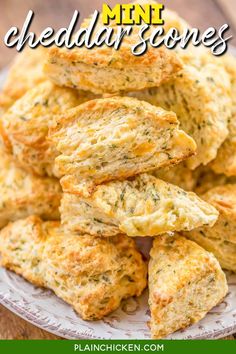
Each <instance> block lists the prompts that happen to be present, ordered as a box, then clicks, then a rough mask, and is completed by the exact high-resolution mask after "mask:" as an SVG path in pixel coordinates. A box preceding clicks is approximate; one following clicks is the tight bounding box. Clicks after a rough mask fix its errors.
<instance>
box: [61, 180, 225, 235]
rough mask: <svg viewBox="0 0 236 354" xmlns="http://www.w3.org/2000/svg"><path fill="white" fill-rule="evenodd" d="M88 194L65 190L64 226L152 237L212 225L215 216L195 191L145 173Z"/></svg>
mask: <svg viewBox="0 0 236 354" xmlns="http://www.w3.org/2000/svg"><path fill="white" fill-rule="evenodd" d="M88 194H89V192H88V191H84V194H83V193H81V194H80V196H77V195H73V194H70V193H64V195H63V198H62V203H61V208H60V211H61V218H62V223H63V224H64V225H65V226H66V228H67V229H69V230H73V231H78V232H81V233H89V234H92V235H102V236H113V235H116V234H118V233H120V232H123V233H126V234H127V235H128V236H155V235H160V234H163V233H165V232H170V231H181V230H192V229H193V228H196V227H198V226H202V225H208V226H212V225H213V224H214V223H215V221H216V219H217V217H218V212H217V211H216V209H215V208H214V207H213V206H211V205H210V204H208V203H206V202H205V201H203V200H201V199H200V198H199V197H198V196H197V195H196V194H194V193H192V192H185V191H184V190H182V189H180V188H179V187H177V186H174V185H171V184H169V183H166V182H164V181H162V180H160V179H157V178H155V177H154V176H151V175H148V174H141V175H139V176H136V177H135V178H132V179H129V180H125V181H114V182H109V183H105V184H101V185H98V186H96V187H95V188H94V189H93V191H92V192H90V195H88Z"/></svg>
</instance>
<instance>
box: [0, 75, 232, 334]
mask: <svg viewBox="0 0 236 354" xmlns="http://www.w3.org/2000/svg"><path fill="white" fill-rule="evenodd" d="M5 76H6V70H4V71H2V72H1V73H0V87H1V85H2V83H3V81H4V79H5ZM227 276H228V282H229V293H228V295H227V297H226V298H225V300H224V302H223V303H222V304H220V305H219V306H218V307H216V308H214V309H213V310H212V311H211V312H210V313H208V315H207V316H206V317H205V318H204V319H203V320H202V321H200V322H199V323H197V324H195V325H193V326H191V327H189V328H187V329H185V330H181V331H178V332H176V333H174V334H172V335H171V336H170V337H169V338H172V339H203V338H221V337H224V336H226V335H230V334H232V333H235V332H236V274H235V275H233V274H230V273H228V274H227ZM147 297H148V294H147V292H146V293H145V294H143V295H142V296H141V297H140V298H138V299H133V298H131V299H129V300H127V301H125V302H123V303H122V305H121V307H120V308H119V309H118V310H117V311H115V312H114V313H112V314H111V315H110V316H107V317H106V318H105V319H103V320H101V321H96V322H87V321H83V320H82V319H81V318H80V317H79V316H78V315H77V314H76V313H75V312H74V311H73V309H72V308H71V307H70V306H69V305H67V304H66V303H65V302H64V301H62V300H60V299H59V298H58V297H56V296H55V295H54V294H53V293H52V292H50V291H48V290H44V289H39V288H36V287H34V286H33V285H31V284H30V283H28V282H27V281H25V280H24V279H23V278H21V277H19V276H18V275H16V274H14V273H12V272H10V271H7V270H5V269H3V268H0V303H1V304H2V305H4V306H5V307H7V308H8V309H9V310H11V311H12V312H14V313H16V314H17V315H18V316H20V317H22V318H24V319H25V320H27V321H29V322H31V323H33V324H34V325H35V326H38V327H40V328H43V329H45V330H46V331H48V332H51V333H54V334H57V335H58V336H60V337H64V338H68V339H79V338H81V339H92V338H93V339H95V338H99V339H101V338H104V339H148V338H150V332H149V329H148V326H147V322H148V320H149V309H148V306H147Z"/></svg>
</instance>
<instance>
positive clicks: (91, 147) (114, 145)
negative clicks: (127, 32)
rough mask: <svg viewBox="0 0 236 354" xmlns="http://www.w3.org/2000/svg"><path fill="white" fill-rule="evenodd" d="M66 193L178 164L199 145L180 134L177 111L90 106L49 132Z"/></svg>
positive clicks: (129, 104) (108, 102)
mask: <svg viewBox="0 0 236 354" xmlns="http://www.w3.org/2000/svg"><path fill="white" fill-rule="evenodd" d="M50 139H51V140H52V141H53V142H54V144H55V147H56V148H57V150H58V151H59V152H60V153H61V155H60V156H58V157H57V158H56V166H57V168H58V170H59V173H60V174H62V175H63V176H65V177H64V178H62V180H61V183H62V186H63V189H64V190H65V191H69V192H74V193H78V190H79V189H80V187H79V186H78V185H81V184H82V183H83V182H85V183H86V184H87V183H89V182H91V185H92V184H99V183H102V182H105V181H109V180H115V179H122V178H127V177H129V176H133V175H136V174H138V173H141V172H147V171H150V170H154V169H157V168H160V167H163V166H168V165H171V164H176V163H178V162H179V161H181V160H184V159H185V158H187V157H188V156H191V155H192V154H194V152H195V149H196V144H195V142H194V141H193V139H192V138H190V137H189V136H188V135H187V134H185V133H184V132H183V131H182V130H179V129H178V120H177V118H176V115H175V114H174V113H173V112H167V111H165V110H163V109H162V108H157V107H154V106H152V105H150V104H149V103H147V102H141V101H139V100H136V99H134V98H128V97H112V98H105V99H97V100H92V101H89V102H86V103H84V104H82V105H80V106H78V107H76V108H75V109H71V110H70V111H68V112H66V113H64V114H62V115H61V117H60V118H58V119H57V124H56V125H55V127H54V128H52V129H51V131H50Z"/></svg>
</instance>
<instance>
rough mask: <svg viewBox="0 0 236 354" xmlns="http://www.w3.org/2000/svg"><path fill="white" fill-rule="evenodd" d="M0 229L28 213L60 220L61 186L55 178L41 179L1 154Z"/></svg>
mask: <svg viewBox="0 0 236 354" xmlns="http://www.w3.org/2000/svg"><path fill="white" fill-rule="evenodd" d="M0 190H1V194H0V228H2V227H3V226H5V225H6V224H7V223H8V222H9V221H14V220H17V219H20V218H24V217H26V216H28V215H31V214H35V215H39V216H41V217H42V218H44V219H47V220H56V219H59V217H60V216H59V205H60V200H61V187H60V183H59V181H58V180H56V179H55V178H49V177H48V178H40V177H37V176H35V175H31V174H28V173H27V172H26V171H24V170H23V169H22V168H20V167H18V166H17V164H16V163H15V162H14V161H13V159H12V158H11V157H8V156H6V155H4V153H3V152H2V151H1V154H0Z"/></svg>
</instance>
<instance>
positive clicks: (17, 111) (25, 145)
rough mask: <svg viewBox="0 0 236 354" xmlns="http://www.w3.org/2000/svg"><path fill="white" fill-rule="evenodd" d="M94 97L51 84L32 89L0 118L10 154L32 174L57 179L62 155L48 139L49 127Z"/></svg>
mask: <svg viewBox="0 0 236 354" xmlns="http://www.w3.org/2000/svg"><path fill="white" fill-rule="evenodd" d="M90 97H91V96H90V95H89V94H84V93H82V92H80V93H78V92H77V91H75V90H72V89H67V88H61V87H57V86H55V85H54V84H52V83H51V82H49V81H45V82H43V83H41V84H40V85H38V86H36V87H34V88H33V89H31V90H29V91H28V92H27V93H26V94H25V95H24V96H23V97H22V98H20V99H19V100H18V101H17V102H16V103H15V104H14V105H13V106H12V107H11V108H10V109H9V110H8V111H7V112H6V113H5V114H4V115H3V116H2V117H1V119H0V134H1V136H2V140H3V142H4V145H5V148H6V150H7V152H8V153H10V154H13V155H14V157H15V158H16V159H17V161H18V163H19V164H20V165H21V166H22V167H24V168H25V169H27V170H29V171H31V172H34V173H37V174H39V175H42V176H44V175H46V174H47V175H49V176H57V172H56V169H55V166H54V160H55V157H56V156H57V155H58V154H57V152H56V150H55V149H54V147H52V144H51V143H50V142H49V141H48V140H47V135H48V128H49V126H50V124H52V122H53V120H54V118H55V117H56V116H57V115H58V114H60V113H62V112H65V111H67V110H68V109H70V108H72V107H75V106H77V105H78V104H80V103H82V102H84V101H86V100H89V99H90Z"/></svg>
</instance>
